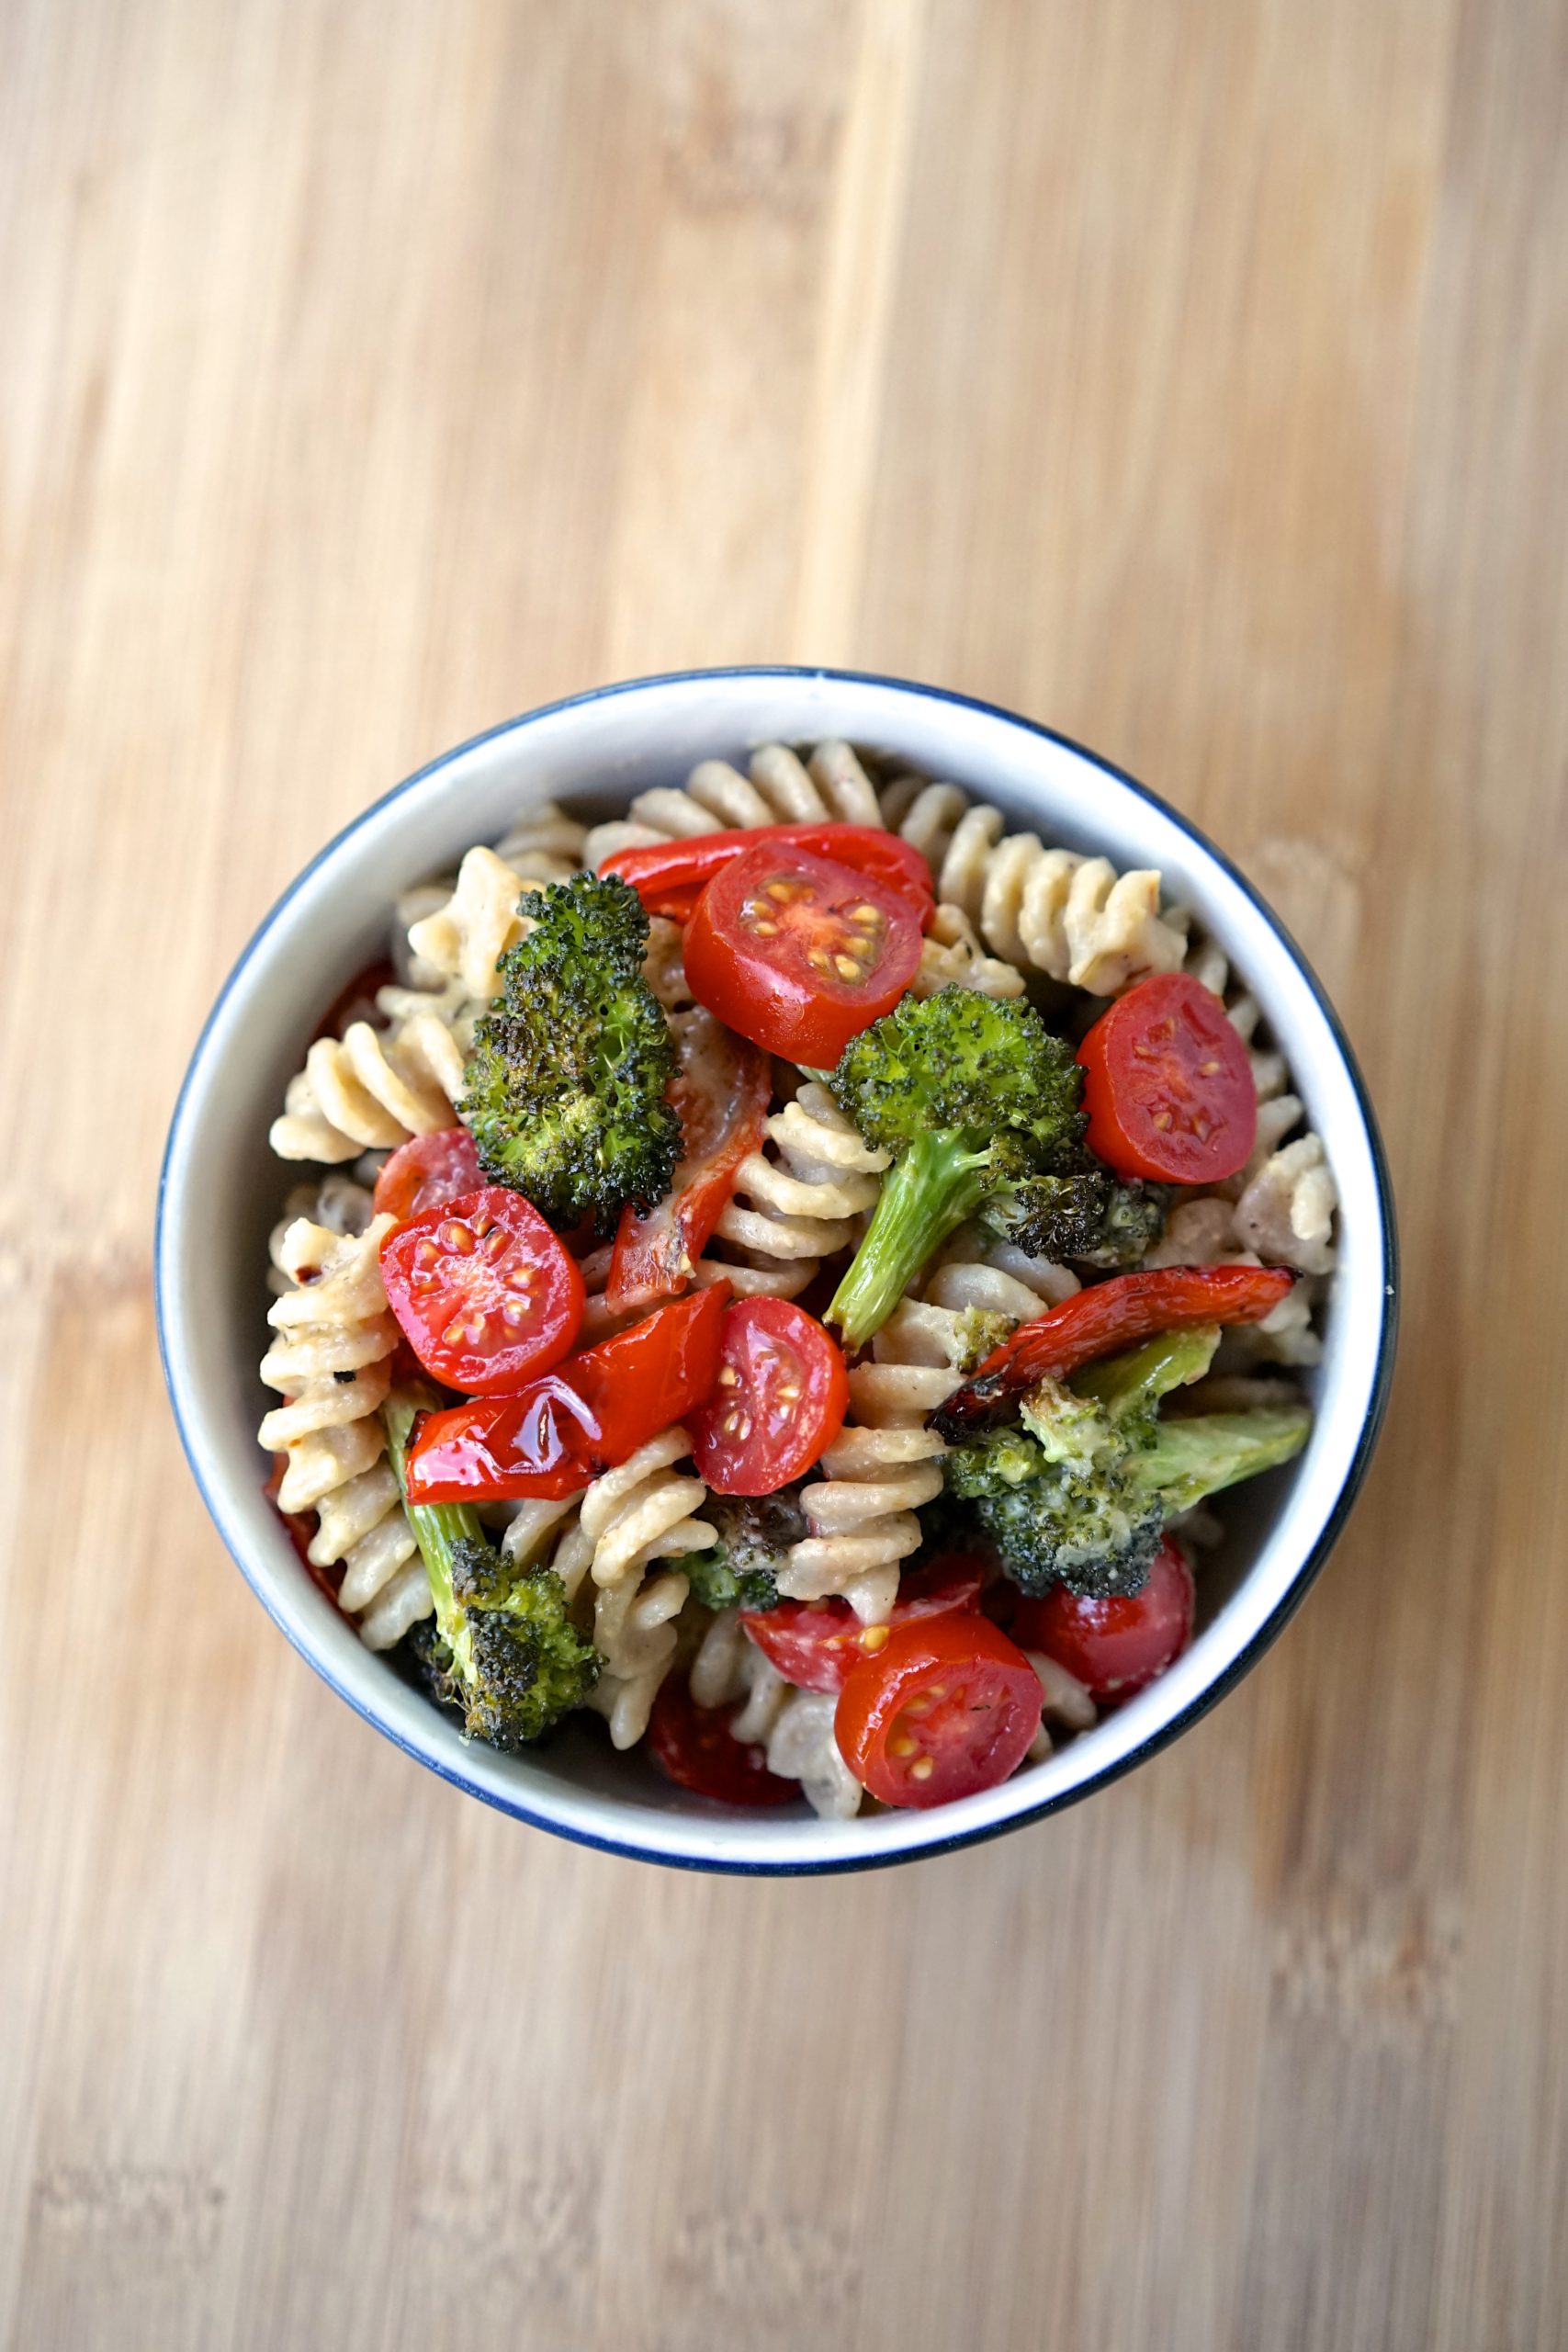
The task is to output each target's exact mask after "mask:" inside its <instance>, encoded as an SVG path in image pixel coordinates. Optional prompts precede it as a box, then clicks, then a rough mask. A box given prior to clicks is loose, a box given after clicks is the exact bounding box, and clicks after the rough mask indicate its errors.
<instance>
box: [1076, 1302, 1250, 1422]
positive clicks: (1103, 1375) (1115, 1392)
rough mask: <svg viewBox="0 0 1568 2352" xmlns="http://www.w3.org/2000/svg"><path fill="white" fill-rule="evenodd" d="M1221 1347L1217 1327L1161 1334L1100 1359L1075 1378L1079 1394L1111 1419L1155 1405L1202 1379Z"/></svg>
mask: <svg viewBox="0 0 1568 2352" xmlns="http://www.w3.org/2000/svg"><path fill="white" fill-rule="evenodd" d="M1219 1344H1220V1327H1219V1325H1218V1324H1217V1323H1194V1324H1191V1325H1190V1326H1189V1328H1188V1329H1186V1330H1185V1331H1160V1332H1158V1333H1156V1336H1155V1338H1154V1339H1152V1340H1145V1342H1144V1344H1143V1346H1142V1347H1141V1348H1131V1349H1129V1350H1128V1351H1127V1353H1126V1354H1125V1355H1120V1356H1106V1357H1102V1358H1101V1359H1100V1362H1099V1363H1086V1364H1085V1365H1084V1366H1083V1369H1082V1370H1081V1371H1079V1372H1076V1373H1074V1374H1073V1377H1072V1382H1071V1385H1072V1387H1073V1388H1074V1389H1075V1390H1076V1392H1077V1395H1078V1396H1080V1397H1092V1399H1093V1400H1094V1402H1095V1403H1096V1404H1097V1405H1103V1406H1104V1407H1105V1409H1106V1411H1107V1412H1108V1413H1109V1414H1110V1415H1111V1419H1112V1420H1121V1419H1124V1418H1125V1416H1126V1415H1127V1414H1129V1413H1135V1412H1137V1411H1138V1410H1139V1409H1140V1408H1142V1407H1144V1406H1152V1405H1156V1404H1157V1403H1158V1402H1159V1399H1160V1398H1161V1397H1164V1396H1168V1394H1169V1392H1170V1390H1171V1389H1173V1388H1184V1387H1186V1386H1188V1385H1190V1383H1191V1382H1192V1381H1194V1380H1201V1379H1202V1377H1203V1374H1205V1373H1206V1372H1207V1371H1208V1369H1209V1365H1210V1363H1212V1362H1213V1354H1214V1351H1215V1349H1216V1348H1217V1347H1218V1346H1219Z"/></svg>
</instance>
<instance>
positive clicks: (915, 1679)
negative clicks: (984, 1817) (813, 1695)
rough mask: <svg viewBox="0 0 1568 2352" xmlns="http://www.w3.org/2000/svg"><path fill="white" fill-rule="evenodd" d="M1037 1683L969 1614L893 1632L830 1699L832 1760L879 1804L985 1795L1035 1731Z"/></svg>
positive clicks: (1014, 1765)
mask: <svg viewBox="0 0 1568 2352" xmlns="http://www.w3.org/2000/svg"><path fill="white" fill-rule="evenodd" d="M1042 1707H1043V1698H1042V1694H1041V1690H1040V1682H1039V1678H1038V1677H1037V1676H1036V1674H1035V1671H1034V1668H1032V1666H1031V1665H1030V1663H1029V1660H1028V1659H1027V1658H1026V1657H1024V1655H1023V1652H1022V1651H1021V1649H1019V1648H1018V1647H1017V1646H1016V1645H1015V1644H1013V1643H1012V1642H1010V1641H1009V1639H1008V1637H1007V1635H1006V1634H1002V1633H998V1630H997V1628H996V1626H995V1625H993V1624H992V1623H991V1622H990V1620H989V1619H988V1618H986V1617H982V1616H981V1615H980V1614H979V1612H978V1611H968V1610H966V1611H964V1613H963V1614H962V1615H960V1616H949V1617H936V1618H932V1619H931V1620H929V1621H928V1622H927V1623H924V1624H916V1625H901V1626H900V1627H899V1628H898V1630H897V1633H893V1634H889V1635H888V1637H887V1644H886V1648H885V1649H883V1650H881V1651H880V1652H879V1653H878V1655H877V1656H876V1657H870V1658H867V1659H866V1661H865V1663H864V1665H863V1666H857V1667H856V1668H855V1669H854V1672H853V1673H852V1675H851V1676H850V1678H849V1679H848V1681H847V1682H846V1683H845V1684H844V1687H843V1689H842V1691H840V1693H839V1705H838V1712H837V1713H836V1714H835V1716H834V1718H833V1728H834V1731H835V1733H836V1735H837V1737H838V1742H839V1752H840V1755H841V1756H842V1758H843V1759H844V1761H845V1763H846V1764H847V1765H848V1766H849V1768H850V1770H851V1771H852V1773H853V1774H854V1776H855V1778H856V1780H857V1781H860V1782H861V1784H862V1786H863V1788H866V1789H869V1790H870V1792H871V1793H872V1795H873V1796H874V1797H875V1798H877V1799H878V1800H879V1801H880V1802H881V1803H882V1804H897V1805H919V1806H926V1805H933V1804H951V1803H952V1802H953V1799H954V1798H957V1797H972V1796H974V1795H976V1793H977V1792H979V1791H980V1790H981V1789H994V1788H995V1787H996V1786H997V1785H998V1782H999V1781H1005V1780H1006V1779H1007V1778H1008V1776H1009V1774H1010V1773H1012V1772H1015V1771H1016V1770H1018V1768H1019V1766H1020V1765H1021V1763H1022V1761H1023V1758H1024V1753H1025V1750H1026V1749H1027V1748H1028V1746H1029V1743H1030V1741H1031V1740H1032V1738H1033V1736H1034V1735H1035V1733H1036V1732H1037V1731H1038V1730H1039V1728H1040V1716H1041V1711H1042Z"/></svg>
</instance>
